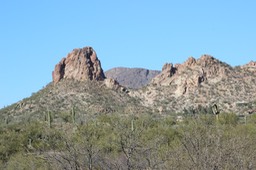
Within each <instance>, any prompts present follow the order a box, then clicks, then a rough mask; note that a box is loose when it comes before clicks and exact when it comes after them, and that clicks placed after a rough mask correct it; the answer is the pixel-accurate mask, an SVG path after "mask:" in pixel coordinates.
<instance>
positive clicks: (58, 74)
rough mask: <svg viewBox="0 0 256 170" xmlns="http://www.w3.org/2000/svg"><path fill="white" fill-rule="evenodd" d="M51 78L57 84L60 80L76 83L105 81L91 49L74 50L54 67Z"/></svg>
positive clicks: (95, 55)
mask: <svg viewBox="0 0 256 170" xmlns="http://www.w3.org/2000/svg"><path fill="white" fill-rule="evenodd" d="M52 77H53V82H54V83H58V82H59V81H60V80H61V79H74V80H78V81H86V80H104V79H105V75H104V72H103V70H102V68H101V63H100V60H98V58H97V54H96V52H95V51H94V50H93V48H92V47H84V48H82V49H74V50H73V51H72V52H71V53H69V54H68V55H67V57H66V58H63V59H62V60H61V61H60V62H59V63H58V64H57V65H56V66H55V69H54V71H53V73H52Z"/></svg>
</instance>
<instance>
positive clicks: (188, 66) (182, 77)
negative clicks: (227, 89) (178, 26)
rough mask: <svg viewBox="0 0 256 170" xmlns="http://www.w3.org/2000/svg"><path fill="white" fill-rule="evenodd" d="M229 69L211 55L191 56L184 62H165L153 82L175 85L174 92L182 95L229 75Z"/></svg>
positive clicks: (161, 84)
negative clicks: (196, 57)
mask: <svg viewBox="0 0 256 170" xmlns="http://www.w3.org/2000/svg"><path fill="white" fill-rule="evenodd" d="M229 69H230V70H231V69H232V67H230V66H229V65H227V64H225V63H223V62H221V61H219V60H217V59H215V58H214V57H212V56H210V55H202V56H201V57H200V58H199V59H195V58H193V57H190V58H188V60H187V61H185V62H184V63H183V64H175V66H173V64H165V65H164V66H163V69H162V72H161V73H160V74H159V75H157V76H156V77H155V78H154V79H153V80H152V82H151V83H152V84H155V85H160V86H172V87H175V88H176V89H175V88H174V89H175V90H174V91H173V93H175V94H177V96H180V95H184V94H187V93H193V92H194V91H195V90H197V89H198V88H200V85H201V84H203V83H204V82H206V81H208V82H215V83H216V82H219V81H221V80H222V79H223V78H225V77H226V76H227V74H228V72H229V71H230V70H229ZM228 70H229V71H228Z"/></svg>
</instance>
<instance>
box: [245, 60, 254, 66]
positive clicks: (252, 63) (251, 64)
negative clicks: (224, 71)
mask: <svg viewBox="0 0 256 170" xmlns="http://www.w3.org/2000/svg"><path fill="white" fill-rule="evenodd" d="M243 67H256V62H255V61H250V62H249V63H248V64H245V65H244V66H243Z"/></svg>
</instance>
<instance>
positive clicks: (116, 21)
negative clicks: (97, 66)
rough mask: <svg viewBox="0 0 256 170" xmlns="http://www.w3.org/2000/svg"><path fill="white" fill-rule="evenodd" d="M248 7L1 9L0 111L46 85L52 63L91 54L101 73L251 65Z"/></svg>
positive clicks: (147, 2)
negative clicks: (79, 51)
mask: <svg viewBox="0 0 256 170" xmlns="http://www.w3.org/2000/svg"><path fill="white" fill-rule="evenodd" d="M255 8H256V1H254V0H244V1H242V0H225V1H224V0H208V1H206V0H193V1H192V0H179V1H178V0H175V1H174V0H158V1H153V0H136V1H135V0H129V1H128V0H109V1H105V0H90V1H87V0H72V1H71V0H43V1H39V0H22V1H21V0H8V1H7V0H6V1H1V2H0V22H1V26H0V36H1V37H0V49H1V54H0V57H1V62H0V79H1V85H0V108H2V107H4V106H7V105H9V104H12V103H14V102H17V101H19V100H21V99H23V98H24V97H29V96H30V95H31V94H32V93H33V92H36V91H38V90H39V89H41V88H42V87H43V86H45V85H46V84H48V83H49V82H51V79H52V77H51V73H52V70H53V69H54V66H55V64H56V63H58V62H59V61H60V59H61V58H63V57H65V56H66V55H67V53H68V52H70V51H71V50H72V49H74V48H79V47H84V46H92V47H93V48H94V49H95V50H96V52H97V54H98V58H99V59H100V60H101V63H102V67H103V69H104V70H105V71H106V70H108V69H110V68H113V67H117V66H124V67H143V68H149V69H157V70H160V69H161V68H162V66H163V64H164V63H166V62H171V63H182V62H184V61H185V60H186V59H187V58H188V57H189V56H194V57H195V58H199V57H200V56H201V55H202V54H210V55H212V56H214V57H216V58H218V59H219V60H222V61H224V62H227V63H229V64H231V65H233V66H235V65H241V64H245V63H248V62H249V61H251V60H256V47H255V44H256V32H255V30H256V22H255V17H256V10H255Z"/></svg>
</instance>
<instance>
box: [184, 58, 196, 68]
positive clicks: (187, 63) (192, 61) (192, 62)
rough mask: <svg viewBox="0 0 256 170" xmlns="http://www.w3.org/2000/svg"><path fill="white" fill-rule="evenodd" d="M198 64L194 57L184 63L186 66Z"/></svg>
mask: <svg viewBox="0 0 256 170" xmlns="http://www.w3.org/2000/svg"><path fill="white" fill-rule="evenodd" d="M195 64H196V59H195V58H194V57H189V58H188V60H187V61H186V62H185V63H184V65H185V66H194V65H195Z"/></svg>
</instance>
